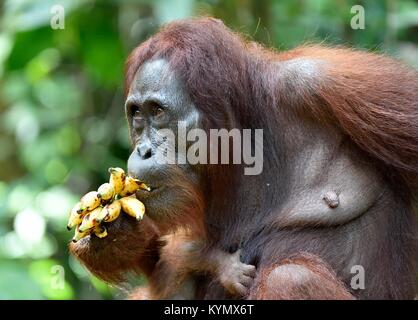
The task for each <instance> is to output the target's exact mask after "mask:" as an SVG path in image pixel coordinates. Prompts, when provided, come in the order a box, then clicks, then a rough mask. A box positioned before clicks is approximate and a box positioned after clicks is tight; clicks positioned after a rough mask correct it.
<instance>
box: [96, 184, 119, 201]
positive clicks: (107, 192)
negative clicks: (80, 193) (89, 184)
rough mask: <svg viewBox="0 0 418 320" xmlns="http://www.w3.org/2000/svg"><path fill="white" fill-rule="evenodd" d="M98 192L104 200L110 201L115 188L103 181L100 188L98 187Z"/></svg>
mask: <svg viewBox="0 0 418 320" xmlns="http://www.w3.org/2000/svg"><path fill="white" fill-rule="evenodd" d="M97 193H98V194H99V197H100V198H101V199H102V200H104V201H108V200H110V199H112V198H113V196H114V195H115V188H114V187H113V185H111V184H110V183H103V184H102V185H101V186H100V187H99V189H97Z"/></svg>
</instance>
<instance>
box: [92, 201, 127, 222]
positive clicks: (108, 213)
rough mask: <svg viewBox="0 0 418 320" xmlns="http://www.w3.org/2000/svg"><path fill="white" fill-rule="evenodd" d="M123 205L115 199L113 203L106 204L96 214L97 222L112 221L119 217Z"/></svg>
mask: <svg viewBox="0 0 418 320" xmlns="http://www.w3.org/2000/svg"><path fill="white" fill-rule="evenodd" d="M120 210H121V205H120V201H119V200H115V201H113V202H112V203H109V204H107V205H105V206H104V207H103V209H102V211H100V213H99V214H97V215H96V217H95V219H96V221H97V223H102V222H112V221H114V220H116V219H117V217H119V215H120Z"/></svg>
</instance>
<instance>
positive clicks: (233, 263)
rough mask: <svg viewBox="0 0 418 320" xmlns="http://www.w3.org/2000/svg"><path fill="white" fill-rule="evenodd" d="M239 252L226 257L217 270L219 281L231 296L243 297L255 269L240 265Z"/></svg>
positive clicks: (251, 281)
mask: <svg viewBox="0 0 418 320" xmlns="http://www.w3.org/2000/svg"><path fill="white" fill-rule="evenodd" d="M240 251H241V250H237V251H236V252H235V253H233V254H230V255H228V258H227V259H225V260H224V261H223V263H222V265H221V266H220V268H219V280H220V282H221V284H222V285H223V286H224V288H225V289H227V290H228V291H229V292H230V293H231V294H233V295H237V296H241V297H242V296H245V295H246V294H247V292H248V290H249V289H250V287H251V285H252V283H253V281H254V277H255V272H256V268H255V266H253V265H249V264H245V263H242V262H241V260H240Z"/></svg>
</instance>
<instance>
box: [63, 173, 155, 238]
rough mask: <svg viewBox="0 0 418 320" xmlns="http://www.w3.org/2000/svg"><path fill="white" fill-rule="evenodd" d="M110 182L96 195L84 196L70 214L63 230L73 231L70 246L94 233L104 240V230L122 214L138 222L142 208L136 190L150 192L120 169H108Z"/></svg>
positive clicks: (94, 192) (141, 183)
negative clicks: (105, 224) (73, 229)
mask: <svg viewBox="0 0 418 320" xmlns="http://www.w3.org/2000/svg"><path fill="white" fill-rule="evenodd" d="M109 173H110V179H109V182H108V183H103V184H102V185H101V186H100V187H99V189H97V191H90V192H88V193H86V194H85V195H84V196H83V197H82V198H81V199H80V202H78V203H77V204H76V205H75V206H74V208H73V209H72V210H71V213H70V218H69V220H68V224H67V229H68V230H71V228H73V227H76V229H75V235H74V237H73V242H77V241H78V240H80V239H82V238H84V237H86V236H88V235H90V234H92V233H94V234H95V235H96V236H97V237H99V238H104V237H106V236H107V230H106V227H105V226H104V225H103V224H102V223H109V222H112V221H114V220H115V219H117V218H118V217H119V215H120V213H121V211H124V212H125V213H126V214H128V215H130V216H132V217H134V218H135V219H137V220H138V221H139V220H141V219H142V217H143V216H144V213H145V206H144V204H143V203H142V202H141V201H139V200H138V199H136V197H135V195H134V193H135V192H136V190H138V189H144V190H147V191H150V188H149V187H148V186H147V185H146V184H145V183H143V182H141V181H140V180H138V179H134V178H132V177H130V176H126V174H125V171H123V169H121V168H109Z"/></svg>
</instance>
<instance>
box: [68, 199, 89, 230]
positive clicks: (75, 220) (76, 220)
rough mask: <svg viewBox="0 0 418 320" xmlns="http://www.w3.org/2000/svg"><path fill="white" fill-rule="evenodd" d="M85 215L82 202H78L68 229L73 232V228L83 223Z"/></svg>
mask: <svg viewBox="0 0 418 320" xmlns="http://www.w3.org/2000/svg"><path fill="white" fill-rule="evenodd" d="M85 213H86V211H85V210H82V209H81V202H78V203H77V204H76V205H75V206H74V207H73V208H72V210H71V213H70V218H69V219H68V223H67V229H68V230H71V229H72V228H73V227H75V226H78V225H79V224H80V223H81V221H83V217H84V215H85Z"/></svg>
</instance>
